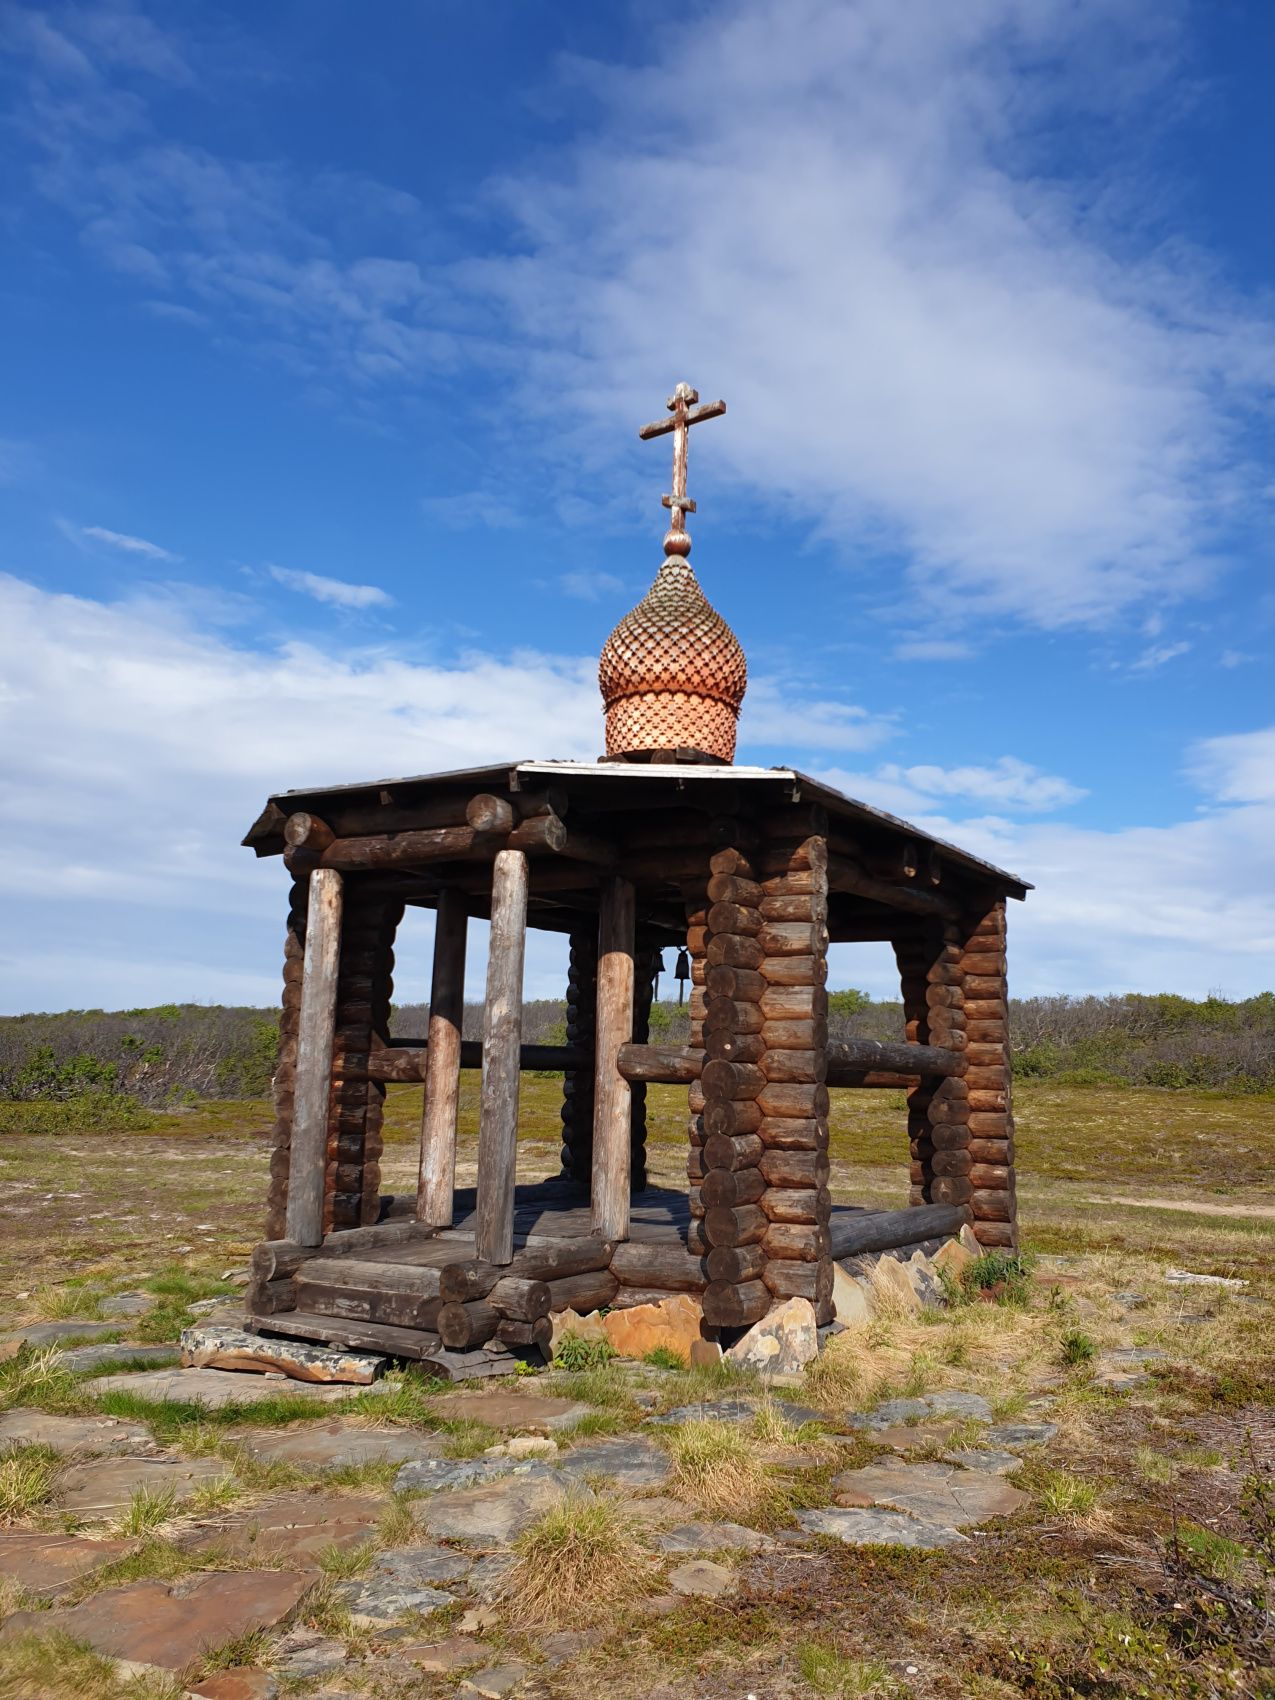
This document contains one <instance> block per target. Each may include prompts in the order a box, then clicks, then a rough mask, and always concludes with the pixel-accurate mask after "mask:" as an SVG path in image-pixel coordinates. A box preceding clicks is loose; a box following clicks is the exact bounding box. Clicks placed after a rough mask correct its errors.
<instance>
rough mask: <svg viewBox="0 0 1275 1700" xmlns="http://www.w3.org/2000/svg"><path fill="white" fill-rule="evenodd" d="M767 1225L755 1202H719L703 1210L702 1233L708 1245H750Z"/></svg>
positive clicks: (764, 1216) (763, 1231)
mask: <svg viewBox="0 0 1275 1700" xmlns="http://www.w3.org/2000/svg"><path fill="white" fill-rule="evenodd" d="M744 1172H745V1173H747V1171H744ZM768 1227H769V1223H768V1222H767V1220H766V1213H765V1211H764V1210H760V1209H758V1207H757V1205H755V1204H740V1205H729V1204H721V1205H718V1206H717V1207H716V1208H715V1209H712V1210H709V1209H707V1208H705V1211H704V1233H705V1235H706V1236H707V1239H708V1243H709V1244H710V1245H714V1246H718V1245H725V1246H739V1245H752V1244H753V1243H754V1242H755V1241H757V1240H760V1239H761V1238H762V1236H763V1235H764V1234H765V1232H766V1229H767V1228H768Z"/></svg>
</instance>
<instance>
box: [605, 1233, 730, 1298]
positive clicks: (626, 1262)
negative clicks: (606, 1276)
mask: <svg viewBox="0 0 1275 1700" xmlns="http://www.w3.org/2000/svg"><path fill="white" fill-rule="evenodd" d="M611 1273H612V1275H614V1276H615V1278H616V1280H617V1281H618V1282H619V1283H620V1286H621V1288H624V1287H659V1288H664V1289H667V1290H668V1291H669V1292H679V1293H698V1292H701V1291H702V1290H703V1288H704V1287H705V1285H706V1284H707V1282H708V1278H709V1277H708V1266H707V1264H706V1262H705V1260H704V1259H703V1257H696V1256H692V1254H691V1253H690V1252H688V1251H685V1250H683V1248H682V1247H681V1246H680V1245H677V1244H674V1243H665V1242H663V1241H659V1240H626V1241H625V1242H624V1243H623V1244H621V1245H618V1246H616V1248H615V1253H614V1255H613V1256H612V1258H611Z"/></svg>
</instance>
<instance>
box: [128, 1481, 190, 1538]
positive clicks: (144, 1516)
mask: <svg viewBox="0 0 1275 1700" xmlns="http://www.w3.org/2000/svg"><path fill="white" fill-rule="evenodd" d="M176 1504H177V1494H176V1491H175V1490H174V1489H173V1488H171V1487H166V1488H159V1489H152V1488H148V1487H145V1486H143V1487H139V1488H134V1489H133V1492H132V1495H131V1497H130V1499H129V1502H128V1504H127V1506H126V1507H125V1508H124V1510H123V1511H122V1512H121V1514H120V1516H119V1517H118V1518H117V1519H116V1522H115V1533H116V1534H117V1535H126V1536H127V1535H148V1534H150V1533H151V1532H152V1531H153V1530H155V1529H158V1528H159V1527H160V1526H161V1524H163V1523H167V1522H168V1520H169V1518H170V1517H171V1516H172V1515H173V1508H174V1507H175V1506H176Z"/></svg>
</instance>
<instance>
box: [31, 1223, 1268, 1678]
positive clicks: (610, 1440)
mask: <svg viewBox="0 0 1275 1700" xmlns="http://www.w3.org/2000/svg"><path fill="white" fill-rule="evenodd" d="M965 1273H966V1274H967V1273H968V1271H966V1272H965ZM1184 1274H1185V1275H1186V1276H1189V1274H1190V1272H1189V1271H1188V1272H1182V1271H1178V1272H1176V1273H1175V1272H1174V1271H1172V1270H1171V1269H1166V1267H1165V1266H1164V1265H1163V1264H1159V1263H1155V1262H1153V1261H1151V1260H1148V1259H1145V1258H1142V1259H1137V1258H1123V1259H1117V1258H1115V1257H1108V1258H1101V1257H1099V1258H1094V1257H1090V1258H1085V1259H1083V1260H1082V1259H1069V1258H1065V1257H1058V1256H1054V1257H1052V1258H1051V1257H1042V1258H1040V1259H1039V1260H1038V1262H1037V1264H1036V1266H1035V1268H1034V1270H1033V1271H1032V1273H1031V1275H1030V1276H1029V1278H1028V1279H1026V1280H1021V1281H1019V1280H1014V1279H1012V1278H1011V1279H1010V1281H1009V1282H1007V1283H1006V1282H998V1283H996V1284H995V1286H994V1290H993V1292H992V1295H991V1297H990V1299H989V1297H988V1295H987V1293H986V1291H985V1290H983V1289H981V1288H980V1287H979V1286H978V1285H977V1284H976V1283H970V1282H967V1281H963V1280H961V1279H953V1278H952V1276H951V1273H950V1272H949V1277H948V1280H947V1282H946V1292H945V1293H944V1292H943V1291H942V1290H941V1289H939V1287H938V1283H936V1282H935V1281H933V1280H932V1279H931V1280H929V1281H928V1282H927V1281H925V1280H919V1279H914V1280H913V1282H912V1283H910V1284H909V1283H907V1282H903V1281H900V1280H899V1279H898V1278H897V1270H896V1271H895V1272H893V1273H892V1275H891V1277H890V1278H879V1279H877V1280H876V1281H874V1282H872V1283H870V1286H869V1294H868V1296H869V1299H870V1303H869V1304H868V1305H866V1306H865V1307H864V1308H863V1313H862V1314H861V1315H860V1316H859V1317H858V1319H857V1320H856V1321H855V1322H854V1323H853V1324H852V1325H851V1326H849V1327H846V1328H844V1329H842V1330H841V1331H840V1332H838V1333H836V1334H835V1336H833V1337H830V1338H827V1339H825V1341H824V1343H823V1350H822V1351H821V1352H820V1354H819V1356H818V1357H817V1358H816V1359H815V1360H814V1361H813V1362H811V1363H810V1364H809V1365H808V1367H807V1368H806V1369H805V1371H804V1372H803V1373H801V1374H792V1373H787V1374H784V1375H782V1376H781V1380H780V1384H776V1383H775V1382H774V1381H772V1382H770V1383H769V1384H767V1383H764V1382H763V1381H762V1380H761V1379H760V1378H759V1376H757V1375H756V1374H755V1373H754V1372H752V1371H750V1370H749V1369H748V1368H747V1367H741V1366H738V1365H731V1364H722V1365H719V1366H713V1367H707V1368H699V1369H689V1368H677V1367H673V1364H674V1362H675V1360H674V1359H673V1358H671V1357H670V1356H669V1355H668V1352H667V1349H665V1350H664V1351H656V1352H655V1354H654V1360H653V1361H640V1360H623V1359H606V1358H605V1351H604V1350H603V1349H600V1348H599V1347H597V1346H590V1345H589V1343H588V1342H587V1341H586V1342H583V1343H581V1342H580V1341H577V1342H576V1347H575V1352H574V1357H575V1361H577V1362H581V1363H583V1367H580V1368H577V1369H575V1370H567V1369H564V1368H561V1367H559V1368H551V1369H549V1370H546V1371H545V1372H543V1373H541V1374H537V1375H531V1374H528V1375H525V1376H517V1377H510V1378H505V1379H503V1380H498V1381H496V1380H487V1381H484V1382H482V1383H478V1384H471V1385H470V1386H468V1387H460V1388H451V1387H447V1386H445V1385H442V1384H440V1383H438V1382H434V1381H431V1380H429V1379H428V1378H427V1377H426V1376H425V1375H424V1374H422V1373H420V1372H419V1371H412V1370H408V1371H398V1370H391V1372H390V1373H388V1374H386V1375H383V1376H382V1377H381V1378H380V1379H378V1380H376V1381H375V1382H374V1383H372V1385H370V1386H357V1385H324V1384H308V1383H302V1382H297V1381H293V1380H287V1379H284V1378H282V1377H280V1376H278V1375H270V1376H262V1375H252V1374H247V1373H242V1372H240V1373H236V1372H233V1371H226V1370H219V1369H215V1368H191V1369H180V1368H177V1367H175V1365H176V1360H175V1356H174V1348H173V1346H172V1344H169V1343H165V1342H164V1341H156V1340H153V1339H150V1340H142V1341H138V1342H136V1343H130V1340H129V1336H130V1335H154V1334H155V1333H157V1332H159V1331H160V1329H159V1327H158V1325H157V1317H158V1316H161V1315H166V1316H167V1320H168V1322H169V1323H170V1324H171V1323H172V1322H173V1321H174V1320H175V1319H177V1320H184V1321H186V1322H188V1323H189V1322H190V1321H191V1320H192V1316H191V1306H192V1304H193V1306H194V1308H195V1311H196V1312H197V1313H198V1312H201V1311H202V1312H203V1313H204V1316H205V1320H206V1319H207V1316H208V1315H209V1314H211V1315H212V1318H213V1320H214V1322H217V1323H220V1324H222V1325H229V1324H231V1323H233V1321H234V1320H235V1308H234V1303H233V1298H231V1297H228V1296H227V1297H218V1296H217V1295H214V1296H212V1297H211V1298H210V1299H208V1300H204V1301H201V1300H198V1299H193V1300H192V1299H191V1298H190V1297H189V1294H187V1295H186V1296H185V1297H184V1298H183V1299H182V1300H181V1309H180V1313H179V1312H178V1310H177V1309H176V1308H175V1307H176V1305H177V1303H178V1301H177V1300H176V1299H175V1298H174V1296H173V1295H172V1294H171V1293H165V1292H163V1291H160V1292H156V1291H155V1290H154V1287H155V1285H158V1286H159V1287H160V1288H163V1287H165V1286H166V1285H168V1286H171V1285H172V1278H171V1277H168V1278H165V1277H158V1278H155V1279H154V1280H153V1281H152V1283H151V1285H149V1286H148V1285H146V1284H142V1285H141V1286H139V1287H137V1288H136V1289H131V1290H127V1291H125V1292H123V1293H120V1292H115V1293H104V1294H101V1293H100V1294H99V1295H98V1296H97V1298H96V1301H95V1308H96V1310H97V1312H98V1314H97V1316H96V1317H93V1318H81V1319H78V1320H77V1319H74V1318H57V1317H47V1318H45V1319H44V1320H42V1321H41V1320H39V1319H36V1320H32V1321H28V1322H26V1323H24V1324H20V1325H15V1326H14V1327H12V1328H11V1329H10V1330H9V1331H8V1332H7V1334H6V1336H5V1338H4V1339H3V1340H0V1354H7V1357H5V1361H3V1362H2V1363H0V1404H2V1405H3V1406H4V1409H3V1412H2V1413H0V1521H2V1522H3V1527H2V1528H0V1586H2V1587H3V1600H2V1603H3V1607H4V1620H3V1625H2V1627H0V1696H5V1697H9V1696H37V1695H49V1696H53V1697H54V1700H60V1697H66V1700H69V1697H72V1696H74V1697H77V1700H78V1697H86V1700H88V1697H93V1696H99V1695H100V1696H104V1697H108V1696H109V1697H119V1700H123V1697H125V1696H130V1697H132V1700H172V1697H174V1696H177V1695H180V1694H192V1693H193V1694H198V1695H201V1696H204V1697H206V1700H212V1697H214V1696H220V1697H222V1700H231V1697H234V1700H248V1697H254V1696H266V1695H280V1696H286V1695H292V1694H296V1695H312V1696H316V1697H325V1700H336V1697H338V1696H352V1695H363V1696H386V1697H395V1696H421V1697H434V1696H449V1697H450V1696H458V1697H465V1700H475V1697H478V1696H485V1697H495V1696H504V1695H511V1696H518V1697H521V1700H552V1697H565V1696H568V1695H571V1696H575V1695H584V1696H594V1695H598V1696H600V1695H603V1694H607V1695H624V1696H634V1697H635V1700H636V1697H643V1700H673V1697H674V1696H676V1697H678V1700H682V1697H684V1696H694V1697H696V1700H714V1697H725V1696H732V1697H742V1696H745V1695H748V1694H752V1695H754V1696H756V1697H757V1700H778V1697H780V1696H791V1697H793V1700H796V1697H800V1696H813V1695H819V1694H824V1695H843V1696H845V1695H868V1694H879V1695H891V1696H909V1697H914V1700H928V1697H931V1696H934V1697H948V1696H951V1697H956V1696H982V1697H991V1696H1000V1695H1016V1694H1029V1695H1034V1696H1046V1697H1053V1696H1058V1697H1059V1700H1062V1697H1064V1696H1069V1695H1073V1694H1074V1695H1081V1694H1083V1695H1099V1696H1103V1695H1112V1696H1115V1695H1124V1694H1146V1695H1157V1696H1159V1695H1183V1696H1186V1695H1209V1694H1228V1695H1231V1694H1246V1693H1247V1694H1259V1693H1270V1692H1271V1689H1270V1687H1269V1686H1268V1687H1266V1688H1263V1686H1262V1684H1263V1682H1264V1681H1265V1682H1268V1683H1269V1681H1270V1680H1271V1678H1270V1675H1269V1671H1268V1675H1267V1676H1265V1677H1263V1675H1262V1674H1261V1673H1262V1670H1263V1668H1264V1667H1266V1666H1267V1665H1268V1662H1269V1661H1270V1660H1271V1653H1270V1649H1269V1643H1268V1637H1269V1633H1270V1628H1271V1618H1270V1615H1269V1613H1268V1611H1267V1609H1266V1600H1265V1593H1264V1589H1265V1587H1266V1586H1267V1585H1268V1583H1269V1577H1270V1573H1271V1567H1272V1565H1273V1564H1275V1503H1273V1499H1275V1495H1273V1496H1272V1497H1267V1495H1268V1492H1269V1490H1268V1488H1267V1487H1266V1486H1265V1485H1264V1484H1266V1483H1268V1482H1269V1480H1270V1475H1271V1471H1272V1467H1273V1466H1275V1422H1273V1421H1272V1420H1271V1406H1270V1404H1269V1400H1270V1396H1271V1395H1270V1380H1269V1376H1268V1374H1267V1365H1268V1358H1269V1353H1270V1350H1271V1345H1270V1333H1271V1325H1270V1315H1269V1311H1268V1308H1267V1306H1266V1303H1265V1293H1264V1291H1262V1290H1255V1284H1254V1283H1253V1282H1251V1281H1249V1282H1247V1284H1244V1283H1245V1277H1243V1276H1235V1277H1232V1278H1231V1284H1229V1285H1228V1284H1226V1283H1225V1282H1222V1281H1218V1280H1217V1279H1208V1280H1192V1279H1189V1278H1184ZM226 1285H227V1286H229V1285H230V1283H227V1284H226ZM1257 1285H1258V1286H1259V1287H1260V1283H1259V1284H1257ZM918 1294H920V1295H922V1296H923V1297H924V1299H926V1300H927V1301H928V1302H925V1303H922V1302H921V1298H920V1297H918ZM46 1303H47V1296H46ZM197 1319H198V1318H197V1317H196V1318H195V1319H194V1320H197ZM584 1332H586V1333H587V1332H588V1331H587V1330H585V1331H584ZM103 1335H106V1336H108V1338H107V1339H106V1340H105V1341H103V1340H102V1338H101V1337H102V1336H103ZM564 1355H565V1356H567V1357H572V1356H573V1353H572V1351H571V1350H570V1349H568V1350H567V1351H566V1353H565V1354H564ZM590 1360H591V1361H590ZM789 1367H790V1369H791V1366H789Z"/></svg>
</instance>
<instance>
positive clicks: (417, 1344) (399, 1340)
mask: <svg viewBox="0 0 1275 1700" xmlns="http://www.w3.org/2000/svg"><path fill="white" fill-rule="evenodd" d="M246 1326H248V1327H249V1329H250V1332H252V1333H254V1334H276V1333H277V1334H282V1335H285V1336H289V1337H292V1336H295V1337H296V1338H297V1339H300V1340H318V1341H321V1342H323V1343H324V1344H325V1345H332V1346H346V1347H353V1348H354V1349H355V1350H359V1351H363V1350H366V1351H371V1352H381V1353H384V1354H385V1355H387V1356H389V1357H395V1358H418V1359H419V1358H430V1357H433V1356H434V1354H435V1353H436V1352H437V1351H438V1349H439V1345H440V1343H441V1342H440V1341H439V1338H438V1335H437V1334H435V1333H434V1332H433V1331H432V1330H430V1329H422V1328H395V1327H393V1326H391V1325H390V1324H389V1323H385V1322H363V1321H361V1320H359V1319H357V1318H353V1317H337V1316H322V1315H320V1314H319V1313H318V1312H317V1311H300V1310H294V1311H289V1312H288V1315H287V1320H286V1321H279V1322H275V1321H274V1319H273V1318H270V1317H263V1318H250V1319H249V1321H248V1323H247V1324H246Z"/></svg>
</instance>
